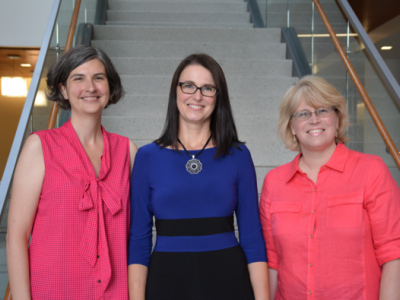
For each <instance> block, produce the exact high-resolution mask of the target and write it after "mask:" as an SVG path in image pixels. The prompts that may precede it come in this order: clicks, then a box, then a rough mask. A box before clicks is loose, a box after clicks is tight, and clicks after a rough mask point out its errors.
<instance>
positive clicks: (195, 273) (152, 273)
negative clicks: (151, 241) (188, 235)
mask: <svg viewBox="0 0 400 300" xmlns="http://www.w3.org/2000/svg"><path fill="white" fill-rule="evenodd" d="M225 299H229V300H254V294H253V289H252V286H251V282H250V276H249V271H248V268H247V261H246V257H245V255H244V253H243V250H242V248H241V247H240V246H239V245H238V246H235V247H231V248H227V249H222V250H216V251H205V252H157V251H154V252H153V254H152V256H151V260H150V267H149V274H148V278H147V286H146V300H225Z"/></svg>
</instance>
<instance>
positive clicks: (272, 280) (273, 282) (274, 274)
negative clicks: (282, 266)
mask: <svg viewBox="0 0 400 300" xmlns="http://www.w3.org/2000/svg"><path fill="white" fill-rule="evenodd" d="M268 275H269V296H270V298H271V300H273V299H275V295H276V290H277V288H278V271H277V270H275V269H272V268H268Z"/></svg>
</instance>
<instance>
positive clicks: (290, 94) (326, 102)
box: [278, 75, 349, 152]
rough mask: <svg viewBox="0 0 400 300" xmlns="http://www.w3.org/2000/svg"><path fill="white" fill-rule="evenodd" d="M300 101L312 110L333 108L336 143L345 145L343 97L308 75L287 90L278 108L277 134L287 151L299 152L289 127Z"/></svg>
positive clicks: (345, 124)
mask: <svg viewBox="0 0 400 300" xmlns="http://www.w3.org/2000/svg"><path fill="white" fill-rule="evenodd" d="M301 100H304V101H305V102H306V103H307V104H308V105H310V106H312V107H314V108H319V107H321V106H325V107H334V108H335V112H336V115H337V117H338V119H339V128H338V129H337V137H336V142H337V143H345V142H347V141H348V140H349V138H348V137H347V136H346V129H347V126H348V124H349V117H348V114H347V108H346V101H345V99H344V97H343V96H342V95H341V94H340V93H339V92H338V90H337V89H336V88H335V87H334V86H332V85H331V84H330V83H329V82H327V81H326V80H325V79H323V78H321V77H317V76H312V75H308V76H304V77H303V78H301V79H300V80H299V81H298V82H297V83H296V84H294V85H293V86H292V87H291V88H289V89H288V91H287V92H286V94H285V95H284V96H283V99H282V101H281V104H280V106H279V120H278V133H279V135H280V136H281V138H282V140H283V142H284V143H285V145H286V148H287V149H290V150H292V151H296V150H297V151H300V152H301V149H300V144H299V142H298V140H297V138H295V139H294V138H293V134H292V129H291V126H290V122H291V119H292V115H293V114H294V112H295V111H296V109H297V108H298V107H299V105H300V102H301Z"/></svg>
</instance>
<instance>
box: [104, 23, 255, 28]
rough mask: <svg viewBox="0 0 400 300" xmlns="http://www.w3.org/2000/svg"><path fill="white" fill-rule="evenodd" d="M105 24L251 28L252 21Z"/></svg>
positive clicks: (252, 25)
mask: <svg viewBox="0 0 400 300" xmlns="http://www.w3.org/2000/svg"><path fill="white" fill-rule="evenodd" d="M106 25H124V26H147V27H178V28H179V27H185V28H199V27H200V28H253V27H254V24H252V23H221V24H216V23H179V22H174V23H171V22H168V23H166V22H126V21H106Z"/></svg>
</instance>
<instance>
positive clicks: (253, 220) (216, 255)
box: [128, 54, 269, 300]
mask: <svg viewBox="0 0 400 300" xmlns="http://www.w3.org/2000/svg"><path fill="white" fill-rule="evenodd" d="M234 213H235V214H236V218H237V224H238V228H239V239H240V245H239V243H238V241H237V239H236V237H235V231H234V224H233V220H234V219H233V214H234ZM153 216H155V225H156V230H157V242H156V245H155V248H154V251H153V253H152V254H151V250H152V226H153ZM266 261H267V260H266V253H265V242H264V239H263V236H262V231H261V224H260V220H259V214H258V200H257V184H256V176H255V171H254V165H253V162H252V159H251V156H250V153H249V150H248V149H247V148H246V146H245V145H244V144H243V143H241V142H240V141H239V140H238V137H237V132H236V127H235V123H234V120H233V116H232V112H231V107H230V102H229V95H228V88H227V85H226V80H225V76H224V73H223V71H222V69H221V67H220V66H219V64H218V63H217V62H216V61H215V60H214V59H213V58H211V57H210V56H208V55H206V54H193V55H190V56H188V57H187V58H185V59H184V60H183V61H182V62H181V64H180V65H179V66H178V68H177V70H176V71H175V74H174V76H173V78H172V83H171V90H170V96H169V104H168V112H167V118H166V123H165V127H164V132H163V134H162V135H161V137H160V138H159V139H158V140H156V141H155V142H154V143H152V144H149V145H146V146H144V147H142V148H140V149H139V151H138V153H137V155H136V160H135V165H134V169H133V172H132V177H131V232H130V240H129V257H128V264H129V268H128V271H129V294H130V299H131V300H144V299H146V300H204V299H207V300H214V299H215V300H222V299H229V300H236V299H237V300H254V299H256V300H265V299H269V296H268V295H269V288H268V275H267V274H268V273H267V263H266Z"/></svg>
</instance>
